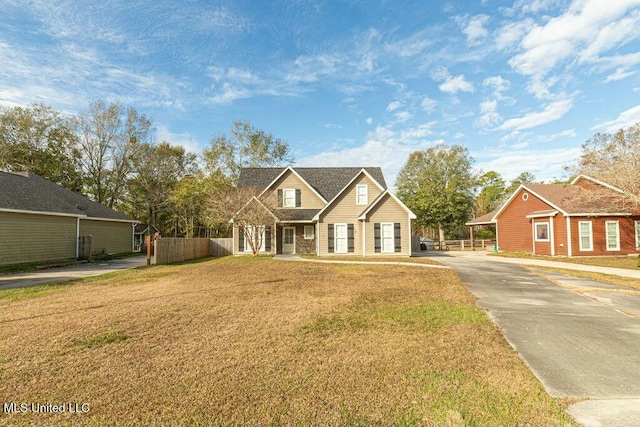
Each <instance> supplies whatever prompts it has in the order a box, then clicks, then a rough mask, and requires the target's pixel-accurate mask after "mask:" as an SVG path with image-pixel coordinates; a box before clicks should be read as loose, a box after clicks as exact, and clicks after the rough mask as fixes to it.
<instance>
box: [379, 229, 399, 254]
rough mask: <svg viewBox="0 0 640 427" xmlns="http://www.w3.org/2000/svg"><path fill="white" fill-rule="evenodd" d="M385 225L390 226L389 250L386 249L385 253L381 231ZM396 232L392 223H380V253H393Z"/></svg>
mask: <svg viewBox="0 0 640 427" xmlns="http://www.w3.org/2000/svg"><path fill="white" fill-rule="evenodd" d="M385 225H390V226H391V250H388V249H389V248H387V250H386V251H385V247H384V235H383V232H382V230H383V229H384V226H385ZM395 233H396V231H395V228H394V224H393V222H381V223H380V253H384V254H392V253H394V252H395V250H396V235H395Z"/></svg>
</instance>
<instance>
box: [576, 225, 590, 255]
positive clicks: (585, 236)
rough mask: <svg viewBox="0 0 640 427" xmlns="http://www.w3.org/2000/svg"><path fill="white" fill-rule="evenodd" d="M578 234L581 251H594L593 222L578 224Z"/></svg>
mask: <svg viewBox="0 0 640 427" xmlns="http://www.w3.org/2000/svg"><path fill="white" fill-rule="evenodd" d="M578 233H579V235H580V236H579V237H580V250H581V251H592V250H593V233H592V226H591V221H580V222H578Z"/></svg>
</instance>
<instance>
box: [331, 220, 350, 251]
mask: <svg viewBox="0 0 640 427" xmlns="http://www.w3.org/2000/svg"><path fill="white" fill-rule="evenodd" d="M333 232H334V245H335V253H337V254H346V253H347V251H348V249H349V246H348V244H347V243H348V242H347V224H334V226H333Z"/></svg>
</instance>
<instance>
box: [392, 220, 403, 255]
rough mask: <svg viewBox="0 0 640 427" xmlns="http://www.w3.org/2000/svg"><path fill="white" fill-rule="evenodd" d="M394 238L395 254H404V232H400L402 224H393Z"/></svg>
mask: <svg viewBox="0 0 640 427" xmlns="http://www.w3.org/2000/svg"><path fill="white" fill-rule="evenodd" d="M393 237H394V240H395V249H394V252H402V232H401V230H400V223H399V222H396V223H394V224H393Z"/></svg>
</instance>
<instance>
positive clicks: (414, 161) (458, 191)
mask: <svg viewBox="0 0 640 427" xmlns="http://www.w3.org/2000/svg"><path fill="white" fill-rule="evenodd" d="M472 163H473V159H472V158H471V157H470V156H469V152H468V150H467V149H466V148H464V147H461V146H458V145H453V146H450V147H449V146H446V145H437V146H435V147H431V148H428V149H426V150H424V151H415V152H413V153H412V154H411V155H410V156H409V159H408V160H407V162H406V163H405V165H404V166H403V167H402V170H401V171H400V173H399V174H398V177H397V179H396V188H397V192H398V196H399V197H400V199H401V200H402V201H403V202H404V203H405V204H406V205H407V206H408V207H409V208H410V209H411V210H412V211H413V212H414V213H415V214H416V217H417V218H416V223H417V225H419V226H422V227H437V228H438V233H439V236H440V241H443V240H445V229H446V228H448V229H449V230H456V229H459V228H461V227H463V226H464V223H465V222H466V221H467V220H468V219H469V216H470V215H471V213H472V211H473V205H474V190H475V187H476V177H475V176H474V174H473V171H472Z"/></svg>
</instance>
